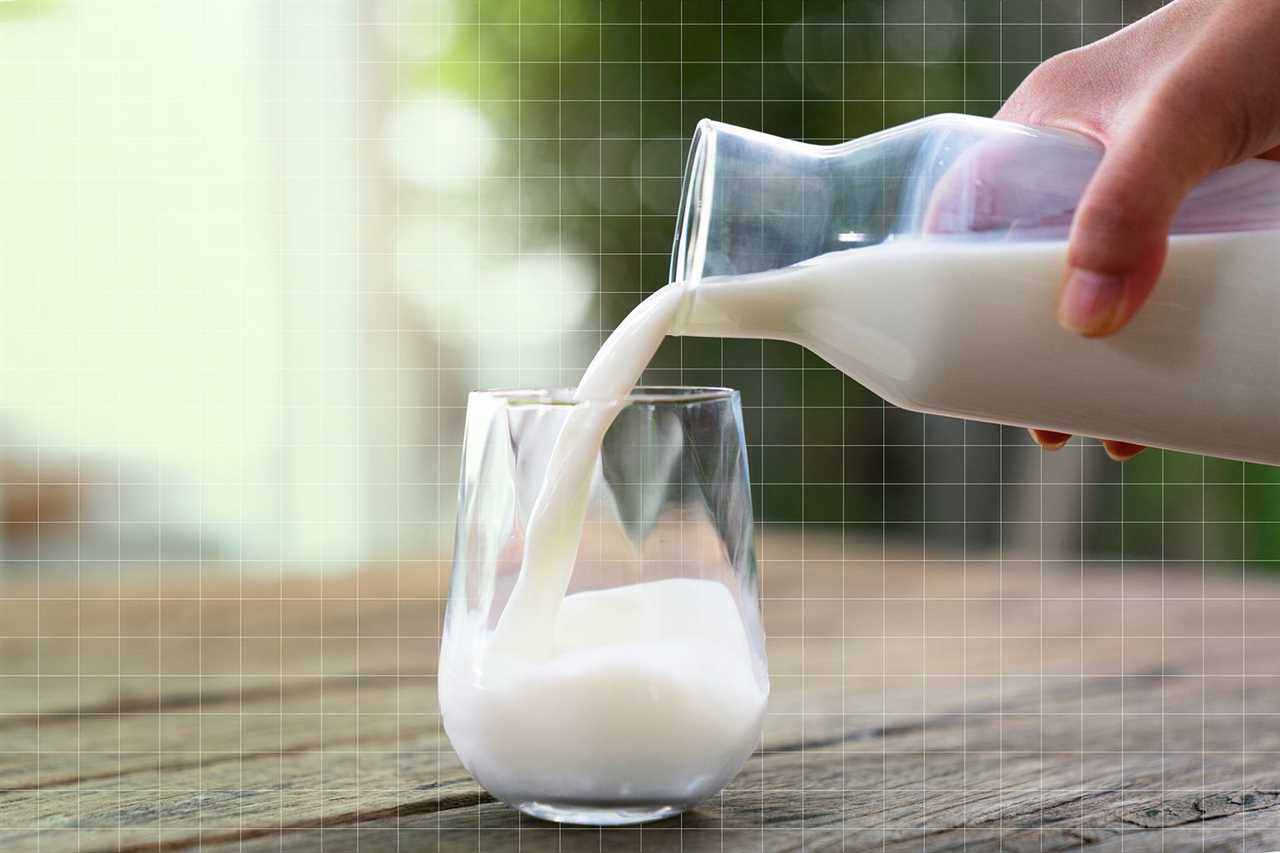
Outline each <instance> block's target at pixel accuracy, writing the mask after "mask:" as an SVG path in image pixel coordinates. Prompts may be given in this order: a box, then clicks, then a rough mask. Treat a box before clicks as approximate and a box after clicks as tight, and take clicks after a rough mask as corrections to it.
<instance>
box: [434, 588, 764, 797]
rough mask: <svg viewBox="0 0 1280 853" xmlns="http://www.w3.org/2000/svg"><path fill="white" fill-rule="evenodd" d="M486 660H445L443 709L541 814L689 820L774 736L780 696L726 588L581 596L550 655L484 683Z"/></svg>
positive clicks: (465, 743) (469, 759) (456, 737)
mask: <svg viewBox="0 0 1280 853" xmlns="http://www.w3.org/2000/svg"><path fill="white" fill-rule="evenodd" d="M486 651H491V650H489V649H486V648H484V645H483V642H481V643H478V644H474V645H470V646H466V645H465V644H462V647H461V648H460V653H459V654H457V655H454V656H451V657H449V658H447V659H445V660H442V661H441V670H440V706H441V712H442V713H443V715H444V718H445V721H446V723H447V726H448V731H449V737H450V739H451V740H452V741H453V745H454V748H455V749H456V750H457V752H458V754H459V755H460V756H462V757H463V759H464V761H465V763H466V766H467V769H468V770H470V771H471V773H472V774H473V775H474V776H475V777H476V779H477V780H479V781H480V783H481V784H483V785H484V786H485V788H487V789H488V790H489V791H490V792H491V793H493V794H494V795H495V796H497V797H499V798H500V799H502V800H504V801H505V802H507V803H511V804H513V805H516V806H519V807H522V808H525V809H527V810H530V811H533V812H535V813H537V812H538V811H539V808H540V807H541V806H551V807H553V808H554V807H557V806H559V807H564V808H569V807H577V808H579V809H585V808H590V807H592V806H594V805H598V806H599V807H601V808H607V809H611V810H612V809H625V808H627V807H628V806H629V807H631V808H634V809H635V810H637V811H644V810H646V809H648V808H650V807H664V808H667V809H668V813H675V812H677V811H680V810H681V809H682V808H687V807H689V806H692V805H694V804H695V803H697V802H699V801H701V800H703V799H705V798H706V797H708V796H710V795H711V794H713V793H715V792H716V791H718V790H719V789H720V788H721V787H723V786H724V784H725V783H726V782H728V781H729V780H730V779H731V778H732V777H733V775H734V774H735V773H736V772H737V771H738V768H739V767H741V766H742V763H743V761H745V760H746V759H747V757H748V756H749V755H750V754H751V751H752V749H753V748H754V747H755V745H756V742H757V741H758V739H759V736H760V725H761V720H762V718H763V714H764V705H765V699H766V695H767V691H766V690H765V689H763V688H762V687H761V686H760V684H759V683H758V682H757V680H756V676H755V673H754V672H753V669H752V657H751V650H750V648H749V646H748V641H747V637H746V634H745V631H744V629H743V627H742V619H741V617H740V616H739V614H738V608H737V604H736V603H735V602H734V600H733V597H732V595H731V594H730V593H729V590H728V589H727V588H726V587H725V586H724V585H722V584H720V583H716V582H715V581H708V580H695V579H674V580H662V581H654V582H651V583H641V584H633V585H631V586H624V587H616V588H614V589H608V590H601V591H592V592H578V593H574V594H571V595H568V596H566V597H565V598H564V599H563V601H562V602H561V603H560V607H559V614H558V617H557V618H556V624H555V632H554V641H553V644H552V648H551V650H550V654H548V655H546V656H544V657H540V658H527V657H524V658H516V659H514V660H513V661H512V662H511V663H510V665H509V666H507V667H504V668H503V672H502V674H501V676H500V677H495V678H490V677H487V676H486V677H484V678H481V679H477V678H476V677H475V673H476V671H477V670H478V663H479V661H478V657H479V656H480V655H483V654H485V652H486ZM491 666H492V660H489V661H486V662H485V664H484V671H488V669H489V668H490V667H491ZM649 816H653V815H649ZM659 816H660V815H659ZM597 819H599V818H597ZM593 822H594V821H593Z"/></svg>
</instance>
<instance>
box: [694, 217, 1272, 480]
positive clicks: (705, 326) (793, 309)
mask: <svg viewBox="0 0 1280 853" xmlns="http://www.w3.org/2000/svg"><path fill="white" fill-rule="evenodd" d="M1065 263H1066V244H1065V243H1063V242H1043V243H994V242H989V243H973V242H967V243H960V242H949V241H943V240H931V241H921V240H916V241H900V242H896V243H886V244H884V245H881V246H876V247H869V248H861V249H852V250H849V251H846V252H837V253H833V254H829V255H824V256H822V257H819V258H815V259H813V260H812V261H809V262H807V263H804V264H800V265H797V266H793V267H788V268H786V269H783V270H779V271H776V272H768V273H760V274H757V275H751V276H742V277H737V278H725V279H716V278H709V279H706V280H704V281H702V282H700V283H698V284H697V285H696V287H694V288H693V293H694V297H693V298H692V299H691V300H689V301H688V303H687V304H688V308H687V310H686V311H684V312H683V313H682V316H681V317H680V318H679V320H678V321H677V323H676V327H675V329H674V330H673V334H684V335H714V336H724V337H752V338H776V339H782V340H790V341H794V342H796V343H799V344H802V345H804V346H805V347H807V348H809V349H811V350H813V351H814V352H815V353H817V354H818V355H820V356H822V357H823V358H824V359H826V360H827V361H829V362H830V363H831V364H833V365H835V366H836V367H838V368H840V369H841V370H843V371H844V372H845V373H847V374H848V375H850V376H852V377H853V378H854V379H856V380H858V381H859V382H861V383H863V384H864V385H866V386H867V387H869V388H870V389H871V390H873V391H875V392H876V393H877V394H879V395H880V396H882V397H884V398H885V399H887V400H889V401H890V402H893V403H896V404H897V405H900V406H903V407H906V408H909V409H914V410H916V411H925V412H936V413H939V414H945V415H954V416H958V417H964V418H973V419H976V420H983V421H994V422H997V423H1004V424H1012V425H1015V426H1036V427H1044V428H1047V429H1053V430H1059V431H1061V432H1068V433H1074V434H1082V435H1090V436H1097V437H1100V438H1115V439H1122V440H1125V441H1132V442H1136V443H1139V444H1150V445H1154V446H1157V447H1166V448H1171V449H1175V450H1186V451H1191V452H1196V453H1207V454H1211V455H1216V456H1228V457H1232V458H1235V459H1248V460H1256V461H1260V462H1267V463H1271V464H1280V346H1278V345H1277V343H1276V341H1277V337H1278V336H1280V325H1278V324H1280V284H1278V283H1277V276H1280V232H1275V231H1264V232H1254V233H1241V234H1232V235H1195V236H1183V237H1175V238H1173V239H1172V240H1171V241H1170V244H1169V257H1168V261H1167V263H1166V266H1165V271H1164V274H1163V276H1162V277H1161V280H1160V282H1159V284H1158V285H1157V286H1156V289H1155V291H1154V293H1153V294H1152V295H1151V299H1150V301H1149V302H1148V303H1147V304H1146V305H1145V306H1144V307H1143V308H1142V310H1141V311H1140V312H1139V313H1138V315H1137V316H1136V317H1135V318H1134V320H1133V322H1132V323H1131V324H1130V325H1129V326H1127V327H1126V328H1125V329H1123V330H1122V331H1120V332H1119V333H1117V334H1115V335H1113V336H1111V337H1108V338H1100V339H1096V340H1089V339H1085V338H1081V337H1079V336H1077V335H1074V334H1071V333H1069V332H1066V331H1064V330H1063V329H1061V328H1060V327H1059V326H1058V324H1057V322H1056V320H1055V315H1054V308H1055V304H1056V292H1057V286H1058V280H1059V278H1060V276H1061V275H1062V270H1063V269H1064V267H1065Z"/></svg>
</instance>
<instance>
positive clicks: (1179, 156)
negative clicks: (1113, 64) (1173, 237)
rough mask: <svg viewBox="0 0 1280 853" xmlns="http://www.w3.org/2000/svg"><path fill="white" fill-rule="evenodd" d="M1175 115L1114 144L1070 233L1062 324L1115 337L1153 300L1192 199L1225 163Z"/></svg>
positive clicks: (1152, 119)
mask: <svg viewBox="0 0 1280 853" xmlns="http://www.w3.org/2000/svg"><path fill="white" fill-rule="evenodd" d="M1197 136H1198V135H1196V134H1192V133H1189V132H1188V130H1187V125H1186V122H1185V121H1182V120H1178V119H1176V117H1175V116H1171V115H1163V116H1153V115H1151V114H1150V113H1148V115H1147V116H1144V117H1143V118H1142V119H1141V120H1138V121H1134V122H1131V123H1129V124H1128V125H1127V127H1124V128H1123V129H1122V131H1121V132H1120V133H1119V134H1117V136H1116V138H1115V139H1114V140H1113V142H1112V143H1111V144H1110V145H1108V147H1107V151H1106V154H1105V155H1104V156H1103V159H1102V163H1101V164H1100V165H1099V166H1098V169H1097V171H1096V172H1095V173H1094V175H1093V177H1092V178H1091V179H1090V181H1089V184H1088V186H1087V187H1086V188H1085V192H1084V197H1083V198H1082V199H1081V201H1080V204H1079V206H1078V207H1077V209H1076V214H1075V217H1074V219H1073V220H1072V226H1071V245H1070V249H1069V251H1068V255H1067V271H1066V274H1065V276H1064V278H1063V284H1062V291H1061V294H1060V296H1059V301H1058V322H1059V323H1060V324H1061V325H1062V326H1063V327H1065V328H1066V329H1067V330H1069V331H1072V332H1076V333H1078V334H1081V335H1085V336H1088V337H1095V336H1100V335H1109V334H1111V333H1113V332H1115V331H1117V330H1118V329H1120V328H1121V327H1122V326H1124V325H1125V324H1126V323H1128V322H1129V320H1130V319H1131V318H1132V317H1133V315H1134V313H1135V312H1136V311H1137V310H1138V309H1139V308H1140V307H1141V306H1142V304H1143V302H1145V301H1146V299H1147V296H1148V295H1150V293H1151V290H1152V288H1154V287H1155V284H1156V279H1157V278H1158V277H1159V275H1160V270H1161V268H1162V267H1163V266H1164V258H1165V252H1166V250H1167V247H1168V237H1169V227H1170V224H1171V223H1172V221H1173V217H1174V214H1175V213H1176V212H1177V209H1178V207H1179V205H1181V204H1182V201H1183V199H1184V198H1186V196H1187V193H1189V192H1190V191H1191V189H1192V188H1193V187H1194V186H1195V185H1196V184H1197V183H1199V182H1200V180H1201V179H1203V178H1204V177H1205V176H1206V175H1208V174H1209V172H1211V171H1212V170H1213V169H1214V168H1216V167H1217V166H1218V165H1219V164H1220V163H1221V162H1222V161H1221V157H1220V155H1219V154H1218V153H1217V150H1216V148H1217V146H1215V145H1211V144H1209V142H1208V140H1207V139H1204V138H1203V137H1199V138H1197Z"/></svg>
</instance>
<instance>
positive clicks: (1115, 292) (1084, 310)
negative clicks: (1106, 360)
mask: <svg viewBox="0 0 1280 853" xmlns="http://www.w3.org/2000/svg"><path fill="white" fill-rule="evenodd" d="M1123 302H1124V276H1123V275H1107V274H1105V273H1097V272H1092V271H1090V270H1082V269H1073V270H1071V271H1070V272H1069V273H1068V274H1067V280H1066V283H1065V284H1064V285H1063V288H1062V296H1061V298H1060V299H1059V300H1058V323H1060V324H1061V325H1062V327H1063V328H1065V329H1066V330H1067V331H1070V332H1075V333H1076V334H1078V335H1102V334H1106V333H1107V332H1109V331H1111V330H1112V329H1113V328H1114V326H1115V323H1116V319H1117V318H1118V317H1119V316H1120V308H1121V305H1122V304H1123Z"/></svg>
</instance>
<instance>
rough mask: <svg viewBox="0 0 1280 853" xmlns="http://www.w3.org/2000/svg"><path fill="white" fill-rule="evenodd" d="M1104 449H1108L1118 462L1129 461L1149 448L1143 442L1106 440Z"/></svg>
mask: <svg viewBox="0 0 1280 853" xmlns="http://www.w3.org/2000/svg"><path fill="white" fill-rule="evenodd" d="M1102 449H1103V450H1105V451H1107V455H1108V456H1110V457H1111V458H1112V459H1113V460H1115V461H1116V462H1128V461H1129V460H1130V459H1132V458H1133V457H1135V456H1137V455H1138V454H1139V453H1141V452H1142V451H1144V450H1146V449H1147V448H1146V447H1144V446H1143V445H1141V444H1130V443H1129V442H1127V441H1104V442H1102Z"/></svg>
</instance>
